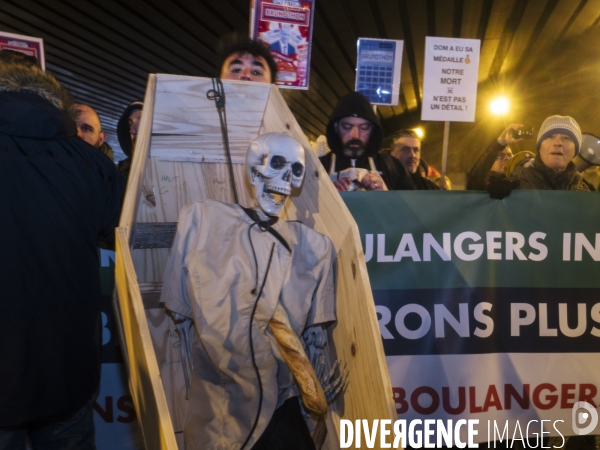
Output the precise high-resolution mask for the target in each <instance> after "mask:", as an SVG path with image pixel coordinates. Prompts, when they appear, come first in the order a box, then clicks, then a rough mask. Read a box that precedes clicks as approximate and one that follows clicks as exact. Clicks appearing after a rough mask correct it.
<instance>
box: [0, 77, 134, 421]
mask: <svg viewBox="0 0 600 450" xmlns="http://www.w3.org/2000/svg"><path fill="white" fill-rule="evenodd" d="M2 70H4V69H2ZM0 75H1V76H0V91H2V92H0V189H1V191H2V195H1V196H0V211H2V220H1V221H0V236H2V238H3V243H2V257H1V258H0V286H1V290H2V292H1V294H0V358H1V359H2V363H1V364H0V386H1V388H0V427H12V426H20V425H24V424H26V423H29V422H32V421H38V420H51V419H60V418H62V417H64V416H69V415H72V414H73V413H74V412H76V411H77V410H79V409H81V408H82V407H83V406H84V404H85V403H86V402H87V401H89V400H90V398H91V397H92V395H93V394H94V392H95V391H96V390H97V388H98V385H99V380H100V363H101V358H100V350H101V334H102V333H101V332H102V327H101V320H100V319H101V318H100V300H101V290H100V276H99V258H98V249H97V246H96V244H97V242H98V240H104V241H110V240H112V235H113V230H114V228H115V226H117V223H118V219H119V214H120V210H121V202H122V197H123V194H124V189H125V183H124V180H123V179H122V177H121V176H120V175H119V173H118V172H117V170H116V168H115V166H114V164H113V163H112V162H111V161H110V160H109V159H108V158H107V157H106V156H105V155H103V154H101V153H100V152H98V151H97V150H96V149H94V148H93V147H92V146H90V145H89V144H87V143H86V142H84V141H82V140H81V139H79V138H78V137H77V129H76V127H75V124H74V122H73V121H72V120H71V119H70V118H69V116H68V115H67V114H66V113H65V112H64V111H63V110H61V109H58V108H57V107H56V106H54V105H53V104H52V103H51V102H50V101H48V100H47V99H46V98H51V97H52V95H53V92H52V87H50V88H48V89H46V88H44V90H43V92H42V93H39V92H36V88H35V86H33V87H31V88H29V87H28V86H27V85H24V86H23V85H20V86H19V85H17V87H15V86H14V85H10V84H9V85H7V84H6V83H5V78H6V73H0ZM9 75H10V74H9ZM22 75H23V73H20V74H18V76H16V80H17V81H18V82H21V81H23V77H22ZM25 75H26V76H25V77H24V78H27V77H28V76H29V75H30V74H25ZM39 75H40V77H41V78H43V76H42V74H39ZM3 77H4V78H3ZM13 81H14V80H13ZM26 84H27V83H26ZM34 84H35V83H34ZM56 84H57V85H58V83H56ZM46 87H47V86H46ZM7 89H12V90H13V91H12V92H7V91H6V90H7ZM34 92H35V93H34ZM42 94H43V96H44V98H43V97H42V96H41V95H42ZM67 96H68V94H67ZM54 100H55V99H54ZM58 103H59V104H60V102H58Z"/></svg>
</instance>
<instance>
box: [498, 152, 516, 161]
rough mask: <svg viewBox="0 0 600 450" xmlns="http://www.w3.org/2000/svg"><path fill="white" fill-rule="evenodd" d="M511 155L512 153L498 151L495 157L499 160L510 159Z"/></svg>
mask: <svg viewBox="0 0 600 450" xmlns="http://www.w3.org/2000/svg"><path fill="white" fill-rule="evenodd" d="M512 157H513V155H512V153H500V154H499V155H498V157H497V158H498V160H499V161H504V159H511V158H512Z"/></svg>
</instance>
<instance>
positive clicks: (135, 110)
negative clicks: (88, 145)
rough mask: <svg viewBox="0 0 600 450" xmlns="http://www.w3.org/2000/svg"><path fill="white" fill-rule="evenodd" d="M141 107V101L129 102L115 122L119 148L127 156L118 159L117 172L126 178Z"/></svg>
mask: <svg viewBox="0 0 600 450" xmlns="http://www.w3.org/2000/svg"><path fill="white" fill-rule="evenodd" d="M143 108H144V104H143V103H142V102H140V101H137V102H131V103H130V104H129V105H127V108H125V111H123V114H121V117H120V118H119V121H118V122H117V139H118V140H119V145H120V146H121V150H123V153H125V156H127V158H125V159H123V160H121V161H119V172H120V173H121V175H122V176H123V178H125V179H126V180H127V179H128V178H129V171H130V170H131V161H132V159H133V151H134V150H135V141H136V139H137V134H138V129H139V125H140V121H141V120H142V109H143Z"/></svg>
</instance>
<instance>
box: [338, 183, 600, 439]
mask: <svg viewBox="0 0 600 450" xmlns="http://www.w3.org/2000/svg"><path fill="white" fill-rule="evenodd" d="M342 198H343V199H344V201H345V202H346V204H347V205H348V207H349V209H350V211H351V212H352V214H353V216H354V218H355V220H356V222H357V224H358V228H359V230H360V234H361V239H362V243H363V248H364V253H365V259H366V261H367V268H368V271H369V277H370V280H371V287H372V289H373V294H374V298H375V304H376V309H377V314H378V320H379V328H380V331H381V337H382V339H383V345H384V349H385V352H386V356H387V363H388V367H389V370H390V376H391V380H392V386H393V387H394V396H395V401H396V407H397V411H398V414H399V418H401V419H407V420H415V419H421V420H423V421H425V420H426V419H440V420H449V419H452V420H454V421H456V420H459V419H479V421H480V422H479V424H480V425H479V427H480V430H479V435H478V438H477V439H476V441H477V440H478V441H479V442H481V441H486V440H488V439H489V440H493V439H494V438H495V439H497V438H498V436H500V435H501V434H502V433H503V432H507V433H505V438H506V437H509V438H513V435H516V436H517V437H518V435H519V433H521V434H522V435H523V436H526V435H529V436H534V437H535V436H536V435H538V436H539V435H540V433H544V434H543V435H544V436H548V435H550V436H560V435H563V436H568V435H574V434H590V433H592V434H598V433H600V430H599V429H598V426H597V423H598V420H597V411H596V408H597V407H598V406H599V404H600V393H599V388H600V295H599V294H600V196H599V195H598V194H597V193H587V192H547V191H515V192H513V193H512V194H511V195H510V196H509V197H507V198H505V199H504V200H501V201H500V200H492V199H490V198H489V196H488V195H487V194H484V193H480V192H457V191H455V192H451V191H448V192H427V191H420V192H397V191H396V192H351V193H345V194H343V195H342ZM577 402H587V403H588V404H589V405H590V406H588V407H586V406H585V405H583V404H578V403H577ZM581 408H584V409H585V408H587V409H585V411H589V410H590V409H591V410H592V412H590V413H589V414H588V413H587V412H586V413H580V411H579V410H581ZM576 413H577V414H576ZM594 416H595V418H596V421H595V422H594V420H593V419H594ZM591 425H593V426H591ZM494 426H496V427H497V430H498V433H497V434H494V433H495V430H494ZM489 427H491V431H490V428H489ZM506 434H508V436H506Z"/></svg>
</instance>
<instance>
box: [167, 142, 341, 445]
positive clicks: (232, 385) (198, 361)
mask: <svg viewBox="0 0 600 450" xmlns="http://www.w3.org/2000/svg"><path fill="white" fill-rule="evenodd" d="M246 170H247V173H248V175H249V177H250V181H251V183H252V184H253V186H254V190H255V196H256V201H257V207H256V208H255V209H246V208H242V207H241V206H239V205H230V204H225V203H220V202H216V201H212V200H203V201H200V202H196V203H192V204H190V205H187V206H185V207H184V208H183V209H182V211H181V214H180V217H179V225H178V230H177V235H176V237H175V242H174V244H173V249H172V252H171V255H170V258H169V262H168V264H167V268H166V271H165V276H164V286H163V292H162V297H161V301H164V302H165V304H166V307H167V308H168V309H169V310H170V311H171V315H172V317H174V318H175V325H176V326H177V328H178V330H179V335H180V338H181V346H180V350H181V359H182V361H183V368H184V373H185V378H186V385H187V396H186V398H189V401H188V402H186V403H185V405H186V406H185V407H184V409H185V412H184V416H185V417H184V418H183V435H184V440H185V445H186V449H188V450H189V449H194V448H198V449H200V448H202V449H215V450H216V449H222V448H241V447H243V448H246V449H250V448H252V446H253V445H254V444H257V442H258V443H260V440H262V439H263V437H264V436H266V435H268V433H267V431H268V427H267V425H269V422H270V421H271V418H272V417H275V416H276V415H277V413H278V412H279V411H280V410H283V409H285V408H284V406H285V405H284V403H285V404H286V405H287V404H288V400H292V399H293V397H296V396H298V395H300V397H301V398H302V403H303V404H304V411H308V412H309V413H310V414H311V415H312V416H313V417H315V416H316V417H322V416H323V415H324V414H325V413H326V411H327V404H328V402H331V401H333V399H334V397H335V395H337V394H338V393H339V392H340V391H341V390H342V389H343V388H344V380H342V378H343V377H342V376H341V375H340V374H339V372H340V371H339V370H338V368H337V364H335V365H334V367H333V368H332V370H330V371H329V372H327V370H326V369H325V367H324V365H323V359H324V358H321V357H317V356H316V355H321V353H322V351H323V348H324V347H325V346H326V341H325V340H324V339H325V337H326V334H325V333H324V331H323V328H322V327H323V326H325V325H326V324H330V323H332V322H334V321H335V320H336V317H335V298H334V295H335V289H334V282H333V263H334V261H335V249H334V247H333V244H332V242H331V240H330V239H329V238H327V237H326V236H323V235H321V234H319V233H317V232H316V231H314V230H312V229H310V228H308V227H306V226H304V225H302V224H301V223H299V222H285V221H282V220H278V215H279V214H281V213H282V212H283V209H284V206H285V202H286V200H287V198H288V197H289V195H290V194H291V192H292V189H293V188H299V187H300V186H301V185H302V182H303V178H304V174H305V160H304V150H303V148H302V146H301V145H300V144H299V143H298V142H297V141H296V140H295V139H293V138H291V137H289V136H287V135H285V134H280V133H267V134H263V135H260V136H258V137H257V138H256V139H254V140H253V141H252V142H251V144H250V148H249V150H248V153H247V157H246ZM308 330H313V331H314V332H312V333H308V334H307V336H310V337H309V338H306V339H305V343H306V344H308V348H309V350H308V351H309V354H310V355H311V357H312V358H313V360H314V361H315V363H316V364H317V371H318V373H319V376H317V374H316V373H315V370H314V369H313V367H312V366H311V360H309V358H308V357H307V354H306V352H305V350H304V348H303V344H302V343H301V341H300V338H299V336H301V335H302V334H303V333H306V332H307V331H308ZM315 333H316V334H315ZM317 335H319V336H317ZM190 341H191V342H190ZM334 372H335V373H336V374H337V377H334V376H333V374H334ZM324 390H325V392H324ZM296 408H297V404H296ZM299 419H300V422H301V423H302V422H304V421H303V420H302V415H301V414H300V417H299ZM296 429H297V427H294V430H296ZM176 431H178V430H176ZM289 431H290V430H288V434H289ZM308 438H309V439H310V435H308ZM260 448H262V447H260ZM267 448H268V447H267Z"/></svg>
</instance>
